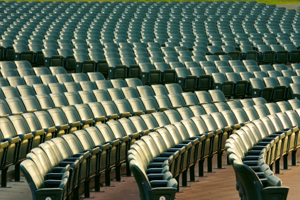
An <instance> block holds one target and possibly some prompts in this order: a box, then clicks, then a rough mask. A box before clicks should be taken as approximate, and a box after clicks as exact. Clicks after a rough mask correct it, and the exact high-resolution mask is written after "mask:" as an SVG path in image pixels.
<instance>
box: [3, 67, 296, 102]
mask: <svg viewBox="0 0 300 200" xmlns="http://www.w3.org/2000/svg"><path fill="white" fill-rule="evenodd" d="M200 64H202V65H203V66H207V67H203V69H202V68H200V67H192V68H189V69H186V70H192V71H193V73H196V76H194V75H191V76H188V77H185V78H181V76H179V77H178V83H179V85H180V86H181V87H182V90H183V91H186V92H189V91H190V92H193V91H195V90H199V89H200V90H208V89H210V88H214V89H220V90H222V91H223V93H224V94H225V96H226V97H227V98H230V97H232V96H233V97H235V98H236V97H242V98H243V97H245V96H249V97H251V96H252V97H258V96H262V97H264V98H265V99H266V100H267V101H268V102H269V101H275V102H276V101H280V100H286V99H289V98H294V97H297V95H298V94H299V80H298V76H297V74H296V73H297V66H298V64H294V65H292V67H293V69H295V72H294V71H292V70H288V68H287V66H286V65H282V64H277V65H275V64H274V65H273V66H271V65H260V66H259V67H258V66H257V65H256V64H255V62H254V63H253V61H243V63H242V62H240V61H239V62H237V61H232V62H228V64H226V63H219V62H215V64H216V65H217V66H219V65H220V66H219V67H215V64H214V63H212V62H200ZM230 65H231V66H236V67H237V66H239V67H242V68H245V70H241V71H239V72H238V73H235V72H232V71H231V72H230V70H228V69H230V67H229V66H230ZM244 65H245V66H246V67H244ZM25 66H26V67H25ZM225 68H228V69H225ZM246 68H249V69H251V70H252V71H251V72H250V71H249V69H248V72H247V70H246ZM0 69H1V70H0V71H1V72H2V76H3V78H2V77H0V85H1V86H9V85H10V86H13V87H16V86H18V85H26V84H27V85H30V86H33V87H34V88H35V87H39V86H40V85H39V84H42V83H43V84H48V86H49V84H51V85H57V84H53V83H62V84H63V83H67V82H76V83H79V82H82V81H92V82H95V84H94V83H89V84H90V85H91V86H90V87H88V88H86V86H82V85H81V83H80V85H81V87H82V89H83V90H89V89H90V90H93V89H96V88H98V89H101V88H103V86H101V85H103V84H104V83H103V82H108V81H107V80H104V79H105V78H104V77H103V75H102V74H101V73H99V72H88V73H87V75H86V74H83V73H73V74H72V76H71V75H68V74H67V72H66V71H65V70H64V69H63V68H62V67H50V68H49V69H48V68H46V67H34V68H32V69H31V65H30V64H29V63H28V62H24V61H16V63H15V64H14V63H12V62H0ZM182 69H185V68H182ZM182 69H181V68H176V72H177V74H178V75H180V73H181V72H179V71H182ZM218 70H223V71H220V72H219V71H218ZM260 70H261V71H260ZM201 71H202V72H201ZM182 73H185V72H182ZM282 75H283V76H282ZM269 76H270V77H269ZM145 77H148V76H145ZM198 77H200V78H199V79H198ZM125 80H128V81H126V82H127V84H126V83H122V84H120V83H119V85H117V84H116V83H115V82H121V81H120V80H118V81H114V79H112V85H111V84H109V83H106V85H107V86H106V87H112V86H114V87H127V86H131V87H137V86H138V85H142V83H143V79H141V81H142V82H140V81H138V80H137V79H136V78H127V79H125ZM170 82H173V81H170ZM155 83H156V82H155V81H153V82H151V84H150V85H152V84H155ZM157 83H159V81H158V82H157ZM84 84H85V85H87V84H88V83H87V82H85V83H84ZM21 87H24V86H21ZM44 89H45V88H44ZM76 89H79V87H77V88H76ZM62 91H66V90H65V89H63V90H61V91H60V92H62ZM67 91H68V89H67ZM52 92H53V91H52ZM31 94H32V93H31Z"/></svg>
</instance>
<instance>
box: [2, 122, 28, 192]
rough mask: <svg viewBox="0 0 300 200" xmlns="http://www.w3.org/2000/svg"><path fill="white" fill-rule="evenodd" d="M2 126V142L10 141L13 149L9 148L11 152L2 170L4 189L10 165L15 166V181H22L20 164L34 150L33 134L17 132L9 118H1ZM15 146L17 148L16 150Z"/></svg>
mask: <svg viewBox="0 0 300 200" xmlns="http://www.w3.org/2000/svg"><path fill="white" fill-rule="evenodd" d="M0 125H1V126H0V131H1V133H2V141H8V142H9V145H11V147H10V146H9V147H8V148H9V149H8V151H9V152H8V154H7V156H9V157H7V158H6V161H5V164H4V169H2V174H3V176H2V177H3V182H1V184H3V187H6V173H7V170H8V167H9V166H10V165H12V164H14V165H15V180H16V181H19V180H20V163H21V162H22V161H23V160H25V158H26V154H27V153H29V151H30V149H31V148H32V141H33V134H32V133H30V132H28V133H21V132H17V130H16V129H15V128H14V124H13V123H12V122H11V121H10V120H9V119H8V118H0ZM18 131H19V130H18ZM13 146H16V148H14V147H13ZM12 153H13V154H12ZM12 159H13V160H12ZM6 167H7V168H6Z"/></svg>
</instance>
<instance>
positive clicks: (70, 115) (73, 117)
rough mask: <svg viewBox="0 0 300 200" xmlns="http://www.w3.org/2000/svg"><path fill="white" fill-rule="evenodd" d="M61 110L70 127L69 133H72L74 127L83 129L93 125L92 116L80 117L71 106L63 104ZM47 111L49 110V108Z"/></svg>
mask: <svg viewBox="0 0 300 200" xmlns="http://www.w3.org/2000/svg"><path fill="white" fill-rule="evenodd" d="M61 110H62V111H63V113H64V114H65V116H66V120H67V122H68V124H69V126H70V128H71V130H70V131H69V133H73V132H74V131H75V130H76V129H77V130H78V129H84V128H87V127H90V126H93V125H94V119H93V118H89V119H86V118H81V116H80V115H79V113H78V111H77V110H76V108H75V107H73V106H64V107H62V108H61ZM48 112H50V110H49V111H48ZM73 128H74V129H73Z"/></svg>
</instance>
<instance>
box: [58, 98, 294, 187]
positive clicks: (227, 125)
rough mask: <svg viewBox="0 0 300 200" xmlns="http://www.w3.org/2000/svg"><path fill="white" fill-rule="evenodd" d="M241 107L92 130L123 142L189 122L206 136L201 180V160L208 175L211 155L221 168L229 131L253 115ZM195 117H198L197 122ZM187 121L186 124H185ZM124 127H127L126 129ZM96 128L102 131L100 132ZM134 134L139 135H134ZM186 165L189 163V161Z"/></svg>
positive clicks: (169, 114) (170, 113)
mask: <svg viewBox="0 0 300 200" xmlns="http://www.w3.org/2000/svg"><path fill="white" fill-rule="evenodd" d="M254 100H256V99H254ZM295 101H296V100H295ZM231 102H238V101H231ZM242 102H244V104H246V102H247V103H248V104H249V105H253V104H254V102H253V100H251V99H247V100H242ZM257 102H259V103H261V104H259V105H260V106H259V105H257V106H258V108H257V111H255V110H254V111H255V112H258V113H260V112H259V111H260V109H259V107H261V106H262V104H263V103H266V102H265V101H262V99H258V101H257ZM236 104H240V105H241V107H242V104H241V103H236ZM271 104H272V105H273V103H270V105H271ZM282 104H287V105H286V106H285V107H283V108H282V109H285V108H286V107H288V106H290V104H288V103H287V102H285V103H284V102H282ZM296 104H297V105H298V106H299V101H296ZM207 105H209V104H207ZM274 105H275V107H276V105H277V104H274ZM274 105H273V107H274ZM241 107H239V108H234V109H232V111H231V110H230V108H229V109H224V110H223V111H221V112H220V113H218V112H213V113H211V114H205V112H202V113H201V112H199V113H198V114H195V113H193V111H192V110H191V109H190V108H187V107H186V108H179V109H177V111H176V110H166V111H164V112H163V113H162V112H158V113H152V114H151V115H149V114H146V115H141V116H140V117H138V116H132V117H129V118H128V119H120V120H118V121H109V122H107V123H106V124H100V125H96V128H98V129H100V132H103V131H104V130H107V129H109V128H107V127H110V129H111V130H112V132H110V133H111V134H120V133H122V134H123V136H120V135H119V137H118V138H124V137H126V136H127V135H132V134H134V135H135V137H134V138H138V137H139V136H142V135H144V134H148V133H149V132H150V131H151V130H159V132H161V133H162V134H163V133H164V130H165V129H163V130H162V129H159V128H160V127H164V126H167V125H169V124H173V123H175V122H179V121H181V120H185V122H184V123H183V125H185V126H188V124H190V123H191V122H193V123H195V124H194V125H193V126H194V128H196V127H197V129H198V130H197V129H193V130H194V133H195V134H196V135H198V134H199V133H203V134H204V133H207V134H205V137H206V140H203V141H202V142H203V144H202V146H203V147H202V148H204V146H205V144H207V145H206V148H205V149H206V150H205V151H204V152H206V153H205V155H204V154H201V155H202V159H200V158H198V159H196V160H197V161H201V162H200V167H199V168H200V170H199V175H200V176H201V175H203V161H204V158H208V159H209V160H208V161H209V162H208V170H209V171H212V165H211V164H212V163H211V159H212V156H213V155H214V154H216V153H218V158H219V159H218V167H222V161H221V160H220V158H221V155H222V151H223V149H224V147H225V146H224V145H225V141H226V139H227V137H228V135H229V134H230V133H231V132H232V131H235V130H236V129H238V128H239V127H240V126H241V125H243V124H244V123H247V122H248V121H249V119H251V118H252V115H253V113H251V112H249V111H247V109H242V108H241ZM277 107H278V109H280V107H279V106H278V105H277ZM246 108H247V107H246ZM248 108H249V107H248ZM250 108H251V107H250ZM198 109H200V110H201V107H199V108H198ZM266 112H269V111H268V110H267V111H266ZM242 113H243V114H242ZM194 116H195V117H194ZM197 116H200V118H199V117H197ZM298 117H299V116H298ZM257 118H258V114H257ZM141 120H142V121H143V122H142V121H141ZM199 120H200V121H199ZM188 121H190V123H188ZM128 123H129V124H131V126H128ZM141 123H142V124H141ZM125 124H127V126H126V125H125ZM114 126H115V127H114ZM100 127H102V128H103V129H102V128H100ZM117 127H119V128H117ZM129 127H130V129H127V128H129ZM133 127H135V128H133ZM143 127H144V128H143ZM146 127H147V128H146ZM91 128H95V127H91ZM88 129H89V128H86V129H85V130H86V131H87V130H88ZM122 129H123V131H122ZM195 130H197V131H195ZM138 132H139V133H140V134H136V133H138ZM74 134H76V131H75V132H74ZM187 134H189V135H190V134H193V133H192V130H190V131H189V129H188V131H187ZM190 136H191V135H190ZM63 137H66V136H63ZM103 137H104V138H105V136H104V135H103ZM127 137H128V136H127ZM131 138H132V137H131ZM208 138H211V140H209V139H208ZM202 139H204V137H203V136H202ZM97 141H98V140H97ZM212 141H214V142H213V143H212ZM130 144H132V143H130ZM125 146H126V145H125ZM125 146H124V148H125ZM127 147H128V146H127ZM72 150H73V149H72ZM121 152H123V153H125V152H126V150H125V149H123V151H121ZM201 152H203V151H201ZM204 152H203V153H204ZM203 155H204V156H203ZM219 155H220V156H219ZM124 158H125V159H126V156H124ZM199 159H200V160H199ZM189 162H191V160H190V161H189ZM189 162H187V160H186V161H185V163H186V164H187V163H189ZM195 162H196V161H195ZM194 164H195V163H194ZM176 166H180V165H178V164H177V165H176ZM192 166H194V165H189V167H192ZM201 166H202V167H201ZM176 169H177V170H175V166H172V173H173V175H174V174H176V176H175V177H176V178H177V179H178V178H179V174H180V173H181V172H184V171H186V170H187V167H185V168H184V170H183V168H182V167H181V168H180V167H179V168H176ZM174 170H175V171H174ZM190 171H192V174H193V173H194V172H193V170H190ZM191 177H194V175H192V176H191ZM183 180H184V181H183V184H186V180H187V179H186V172H185V174H184V176H183Z"/></svg>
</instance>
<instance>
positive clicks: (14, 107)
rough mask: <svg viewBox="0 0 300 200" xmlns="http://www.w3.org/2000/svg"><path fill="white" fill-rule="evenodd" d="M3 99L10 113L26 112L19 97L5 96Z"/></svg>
mask: <svg viewBox="0 0 300 200" xmlns="http://www.w3.org/2000/svg"><path fill="white" fill-rule="evenodd" d="M5 101H6V103H7V105H8V106H9V108H10V110H11V113H12V114H15V115H20V114H22V113H25V112H27V111H26V108H25V106H24V104H23V102H22V101H21V99H19V98H17V97H13V98H7V99H5Z"/></svg>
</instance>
